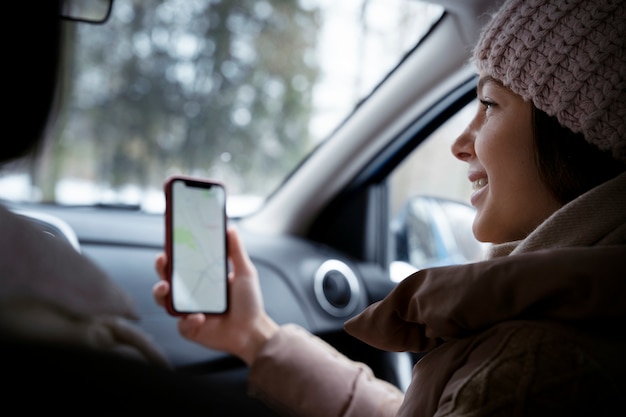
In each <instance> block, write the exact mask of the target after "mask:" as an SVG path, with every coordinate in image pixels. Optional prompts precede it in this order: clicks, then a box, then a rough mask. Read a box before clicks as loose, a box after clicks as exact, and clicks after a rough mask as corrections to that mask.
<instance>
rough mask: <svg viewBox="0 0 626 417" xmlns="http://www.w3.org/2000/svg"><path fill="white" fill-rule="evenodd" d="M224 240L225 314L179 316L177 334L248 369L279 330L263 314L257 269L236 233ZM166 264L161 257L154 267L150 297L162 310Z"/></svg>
mask: <svg viewBox="0 0 626 417" xmlns="http://www.w3.org/2000/svg"><path fill="white" fill-rule="evenodd" d="M227 239H228V252H229V253H228V256H229V259H230V262H231V266H232V271H231V272H230V273H229V275H228V285H229V297H230V298H229V307H228V312H227V313H226V314H222V315H206V314H200V313H197V314H189V315H185V316H182V317H181V318H180V319H179V321H178V330H179V331H180V333H181V335H183V337H185V338H186V339H189V340H191V341H193V342H196V343H199V344H201V345H203V346H206V347H208V348H210V349H216V350H221V351H225V352H228V353H230V354H233V355H236V356H238V357H239V358H241V359H242V360H243V361H244V362H246V363H247V364H248V365H251V364H252V362H254V360H255V358H256V356H257V353H258V351H259V350H260V349H261V347H262V346H263V345H264V344H265V342H266V341H267V340H268V339H269V338H270V337H272V335H273V334H274V333H275V332H276V331H277V330H278V324H276V322H274V321H273V320H272V319H271V318H270V317H269V316H268V315H267V313H266V312H265V309H264V306H263V295H262V294H261V287H260V284H259V278H258V274H257V271H256V268H255V267H254V265H253V264H252V261H251V260H250V258H249V257H248V254H247V252H246V251H245V249H244V247H243V245H242V243H241V241H240V240H239V235H238V233H237V231H236V230H235V229H232V228H229V229H228V231H227ZM167 262H168V259H167V256H166V255H165V254H164V253H162V254H160V255H159V256H158V257H157V259H156V263H155V267H156V271H157V273H158V274H159V277H160V278H161V280H160V281H159V282H157V283H156V284H155V285H154V287H153V289H152V293H153V296H154V299H155V301H156V302H157V304H159V305H160V306H161V307H164V306H165V300H166V298H167V296H168V293H169V291H170V285H169V282H168V281H166V276H165V271H166V270H167V269H166V266H167Z"/></svg>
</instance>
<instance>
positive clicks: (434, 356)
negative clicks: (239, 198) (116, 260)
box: [153, 0, 626, 417]
mask: <svg viewBox="0 0 626 417" xmlns="http://www.w3.org/2000/svg"><path fill="white" fill-rule="evenodd" d="M625 21H626V11H625V7H624V2H623V1H611V0H603V1H582V0H560V1H547V0H543V1H542V0H534V1H528V0H510V1H507V2H506V3H505V4H504V5H503V6H502V8H501V9H500V10H499V12H498V13H497V14H496V15H495V16H494V18H493V19H492V21H491V22H490V23H489V24H488V25H487V27H486V28H485V30H484V32H483V34H482V35H481V38H480V40H479V42H478V44H477V47H476V49H475V52H474V62H475V64H476V66H477V69H478V71H479V82H478V87H477V94H478V98H479V101H480V105H479V108H478V110H477V113H476V115H475V116H474V118H473V120H472V121H471V123H470V124H469V126H468V127H467V128H466V129H465V131H464V132H463V133H462V134H461V135H460V136H459V137H458V138H457V140H456V141H455V143H454V144H453V146H452V152H453V154H454V156H456V157H457V158H459V159H460V160H462V161H465V162H467V163H468V168H469V169H468V178H469V180H470V181H471V182H472V183H473V184H474V187H475V192H474V194H473V195H472V197H471V202H472V204H473V205H474V206H475V207H476V209H477V215H476V218H475V221H474V225H473V231H474V234H475V235H476V237H477V238H478V239H479V240H481V241H485V242H491V243H493V247H492V249H493V250H492V251H491V253H490V255H489V259H488V260H485V261H483V262H478V263H474V264H468V265H457V266H449V267H441V268H432V269H425V270H422V271H419V272H417V273H415V274H413V275H411V276H410V277H408V278H406V279H405V280H404V281H402V282H401V283H400V284H399V285H398V286H397V287H396V288H395V289H394V290H393V291H392V292H391V293H390V294H389V295H388V296H387V297H386V298H385V299H383V300H382V301H380V302H378V303H375V304H373V305H371V306H370V307H368V308H367V309H365V310H364V311H363V312H362V313H360V314H359V315H357V316H356V317H354V318H353V319H351V320H349V321H348V322H347V323H346V330H347V331H348V332H349V333H350V334H352V335H354V336H356V337H358V338H360V339H361V340H363V341H365V342H367V343H369V344H371V345H373V346H375V347H378V348H381V349H386V350H391V351H415V352H428V354H427V355H426V356H424V357H423V358H422V359H421V360H420V361H419V362H418V363H417V364H416V366H415V368H414V372H413V379H412V382H411V384H410V386H409V388H408V390H407V392H406V393H402V392H400V391H399V390H398V389H396V388H395V387H393V386H391V385H390V384H387V383H385V382H383V381H380V380H378V379H376V378H375V377H373V375H372V373H371V371H370V370H369V369H368V368H366V367H365V366H363V365H362V364H358V363H354V362H352V361H350V360H349V359H347V358H345V357H343V356H342V355H341V354H339V353H338V352H336V351H335V350H334V349H333V348H332V347H330V346H328V345H326V344H325V343H324V342H322V341H321V340H319V339H317V338H315V337H314V336H312V335H310V334H309V333H307V332H306V331H304V330H303V329H301V328H299V327H297V326H294V325H286V326H278V325H277V324H276V323H275V322H274V321H273V320H272V319H271V318H269V317H268V316H267V314H266V313H265V311H264V309H263V304H262V298H261V293H260V289H259V283H258V280H257V274H256V271H255V269H254V266H253V265H252V263H251V262H250V260H249V258H248V257H247V254H246V253H245V250H244V249H243V247H242V246H241V244H240V242H239V240H238V237H237V233H236V231H234V230H230V231H229V234H228V237H229V247H230V257H231V261H232V264H233V271H232V275H231V277H230V279H231V281H230V285H231V289H232V296H233V303H232V306H233V309H232V311H231V312H230V313H229V314H228V315H225V316H223V317H207V316H203V315H190V316H187V317H184V318H182V319H181V320H180V321H179V330H180V332H181V333H182V334H183V335H184V336H185V337H187V338H188V339H190V340H193V341H195V342H198V343H200V344H203V345H205V346H207V347H209V348H214V349H220V350H224V351H227V352H230V353H232V354H234V355H237V356H238V357H240V358H241V359H243V360H244V361H245V362H246V363H247V364H248V365H250V367H251V369H250V376H249V383H250V393H251V394H252V395H255V396H257V397H259V398H261V399H263V400H264V401H265V402H267V403H268V404H269V405H271V406H272V407H274V408H275V409H277V410H278V411H281V412H284V413H285V414H288V415H299V416H316V415H319V416H360V417H362V416H394V415H397V416H409V415H411V416H432V415H437V416H443V415H449V416H461V415H472V416H483V415H484V416H486V415H490V416H493V415H507V416H510V415H532V416H537V415H551V416H552V415H570V416H571V415H594V416H597V415H604V414H608V413H609V412H610V411H612V409H613V407H614V406H615V405H616V404H618V401H619V400H620V398H621V395H622V394H623V392H626V391H625V388H626V387H625V386H624V382H623V377H622V376H623V373H624V371H626V364H625V361H624V360H623V358H622V356H623V352H624V351H625V350H624V348H625V347H626V342H624V341H623V340H620V337H619V335H618V336H614V333H615V332H612V331H611V330H612V328H613V327H616V326H620V327H619V328H621V326H622V324H623V321H624V319H626V307H625V306H624V303H623V301H622V299H623V294H625V291H626V282H625V281H626V280H624V277H626V267H625V263H624V262H623V259H624V257H625V256H626V246H625V243H626V191H625V190H626V117H625V116H626V111H625V105H626V96H625V91H626V88H624V87H625V86H626V80H625V78H624V77H625V74H626V70H625V68H626V63H625V62H624V57H625V56H626V51H625V50H624V39H625V38H626V33H625V25H624V22H625ZM166 263H167V259H166V258H165V257H164V256H163V255H161V256H159V257H158V258H157V261H156V269H157V271H158V273H159V275H160V276H161V277H162V278H163V277H164V271H165V265H166ZM168 291H169V288H168V285H167V283H166V282H165V281H164V280H161V281H160V282H159V283H157V284H156V285H155V287H154V290H153V294H154V296H155V299H156V301H157V302H158V303H159V304H161V305H163V300H164V299H165V297H166V295H167V293H168Z"/></svg>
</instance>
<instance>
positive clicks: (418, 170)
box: [389, 101, 484, 281]
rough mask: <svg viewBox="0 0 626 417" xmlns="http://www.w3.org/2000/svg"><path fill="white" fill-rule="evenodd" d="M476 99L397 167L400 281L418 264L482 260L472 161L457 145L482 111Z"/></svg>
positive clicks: (393, 199) (393, 229) (393, 201)
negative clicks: (457, 150)
mask: <svg viewBox="0 0 626 417" xmlns="http://www.w3.org/2000/svg"><path fill="white" fill-rule="evenodd" d="M476 105H477V103H476V101H472V102H471V103H470V104H468V105H466V106H465V107H463V109H462V110H460V111H459V112H458V113H456V115H454V116H453V117H452V118H450V119H449V120H448V121H447V122H446V123H444V124H443V125H442V126H440V127H439V128H438V129H437V130H435V132H433V133H432V134H431V135H430V136H429V137H428V138H427V139H425V140H424V141H423V142H422V143H421V144H420V145H419V146H418V147H417V148H416V149H415V150H414V151H413V152H412V153H411V154H410V155H409V156H408V157H407V158H405V160H404V161H403V162H402V163H401V164H400V165H399V166H398V167H397V168H396V169H395V170H394V171H393V172H392V174H391V175H390V177H389V184H390V213H391V223H390V225H389V230H390V233H391V236H392V239H391V248H390V253H391V263H390V274H391V278H392V280H394V281H399V280H401V279H402V278H404V277H406V276H408V275H409V274H410V273H411V272H414V271H416V270H419V269H422V268H426V267H432V266H440V265H449V264H458V263H465V262H470V261H475V260H478V259H480V258H481V257H482V255H483V250H484V245H483V244H482V243H480V242H478V241H477V240H476V239H475V238H474V235H473V233H472V222H473V219H474V214H475V210H474V208H473V207H471V206H470V205H469V199H470V194H471V192H472V188H471V184H470V182H469V181H468V179H467V164H466V163H464V162H462V161H460V160H458V159H456V158H455V157H454V156H453V155H452V152H451V149H450V148H451V146H452V144H453V142H454V140H455V139H456V138H457V137H458V135H459V134H460V133H461V132H462V131H463V129H464V128H465V127H466V126H467V124H468V123H469V121H470V119H471V117H472V116H473V115H474V112H475V111H476Z"/></svg>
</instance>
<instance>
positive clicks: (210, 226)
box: [166, 177, 228, 314]
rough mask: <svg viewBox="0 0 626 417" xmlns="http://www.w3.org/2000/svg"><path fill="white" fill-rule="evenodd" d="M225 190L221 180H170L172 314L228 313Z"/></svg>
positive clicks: (168, 239)
mask: <svg viewBox="0 0 626 417" xmlns="http://www.w3.org/2000/svg"><path fill="white" fill-rule="evenodd" d="M225 207H226V192H225V189H224V187H223V186H222V185H221V184H219V183H216V182H209V181H205V180H200V179H193V178H185V177H172V178H170V179H169V180H168V181H167V182H166V223H167V224H166V246H167V251H168V260H169V268H168V269H169V270H168V273H169V276H170V282H171V292H170V295H171V300H170V312H171V313H173V314H186V313H197V312H200V313H213V314H221V313H224V312H226V310H227V307H228V285H227V274H228V261H227V252H226V209H225Z"/></svg>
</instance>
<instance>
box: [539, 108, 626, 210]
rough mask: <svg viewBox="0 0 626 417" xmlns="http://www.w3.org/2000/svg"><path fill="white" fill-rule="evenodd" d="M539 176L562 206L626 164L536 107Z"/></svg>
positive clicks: (613, 174) (607, 178) (606, 178)
mask: <svg viewBox="0 0 626 417" xmlns="http://www.w3.org/2000/svg"><path fill="white" fill-rule="evenodd" d="M533 109H534V111H533V125H534V135H535V149H536V158H537V165H538V167H539V174H540V175H541V178H542V180H543V182H544V183H545V184H546V185H547V186H548V188H550V190H552V193H553V195H554V196H555V197H556V199H557V200H558V201H559V202H560V203H561V204H567V203H569V202H570V201H572V200H573V199H575V198H576V197H578V196H580V195H581V194H584V193H585V192H587V191H589V190H590V189H592V188H594V187H596V186H598V185H600V184H602V183H603V182H606V181H608V180H610V179H611V178H614V177H616V176H617V175H619V174H620V173H622V172H624V171H626V163H624V162H621V161H619V160H617V159H615V158H613V157H612V156H611V153H610V152H605V151H601V150H600V149H599V148H598V147H596V146H595V145H592V144H590V143H589V142H587V141H586V140H585V138H584V136H583V135H582V134H581V133H574V132H572V131H571V130H570V129H568V128H566V127H563V126H562V125H561V124H560V123H559V122H558V120H557V119H556V117H553V116H548V115H547V114H546V113H545V112H543V111H541V110H539V109H537V108H536V107H534V106H533Z"/></svg>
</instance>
